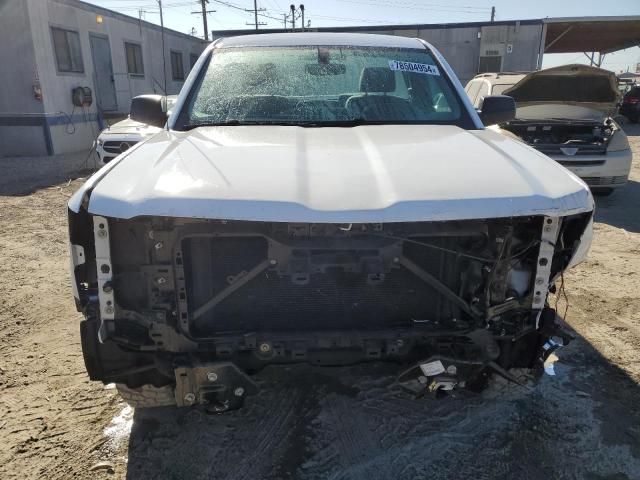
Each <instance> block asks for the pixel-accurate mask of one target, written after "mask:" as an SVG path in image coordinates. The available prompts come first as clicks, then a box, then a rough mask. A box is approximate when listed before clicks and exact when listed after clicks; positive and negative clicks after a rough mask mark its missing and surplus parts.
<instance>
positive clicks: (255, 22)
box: [244, 0, 266, 30]
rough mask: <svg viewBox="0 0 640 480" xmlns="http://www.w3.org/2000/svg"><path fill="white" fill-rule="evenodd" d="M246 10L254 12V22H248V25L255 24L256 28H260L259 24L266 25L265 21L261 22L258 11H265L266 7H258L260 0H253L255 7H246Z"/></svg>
mask: <svg viewBox="0 0 640 480" xmlns="http://www.w3.org/2000/svg"><path fill="white" fill-rule="evenodd" d="M244 11H245V12H253V18H254V22H253V23H250V22H247V25H255V26H256V30H258V26H260V25H266V23H265V22H259V21H258V12H264V8H258V0H253V9H251V8H245V9H244Z"/></svg>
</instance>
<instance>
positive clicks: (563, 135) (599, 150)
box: [501, 119, 616, 155]
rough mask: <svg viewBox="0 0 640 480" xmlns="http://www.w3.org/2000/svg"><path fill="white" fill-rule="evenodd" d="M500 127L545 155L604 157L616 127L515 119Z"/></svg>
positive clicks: (589, 123) (609, 124)
mask: <svg viewBox="0 0 640 480" xmlns="http://www.w3.org/2000/svg"><path fill="white" fill-rule="evenodd" d="M501 128H503V129H504V130H508V131H509V132H511V133H514V134H515V135H517V136H518V137H520V138H521V139H522V140H524V141H525V142H526V143H527V144H529V145H531V146H532V147H534V148H536V149H537V150H540V151H541V152H543V153H545V154H558V155H562V154H565V155H593V154H604V153H606V151H607V145H608V144H609V141H610V140H611V137H612V136H613V134H614V132H615V130H616V128H615V126H614V125H613V122H612V121H611V120H610V119H607V120H606V121H605V122H604V123H602V122H571V123H569V122H562V121H550V120H549V121H534V120H514V121H511V122H509V123H508V124H506V125H502V126H501Z"/></svg>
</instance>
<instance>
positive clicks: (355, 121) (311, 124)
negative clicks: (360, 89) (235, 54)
mask: <svg viewBox="0 0 640 480" xmlns="http://www.w3.org/2000/svg"><path fill="white" fill-rule="evenodd" d="M393 123H408V122H393V121H388V120H365V119H364V118H352V119H349V120H328V121H320V122H316V121H301V122H269V121H262V120H225V121H224V122H198V123H190V124H187V125H185V126H184V127H183V129H184V130H193V129H194V128H198V127H226V126H236V125H239V126H242V125H271V126H288V127H304V128H319V127H357V126H359V125H385V124H393Z"/></svg>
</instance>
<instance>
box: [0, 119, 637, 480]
mask: <svg viewBox="0 0 640 480" xmlns="http://www.w3.org/2000/svg"><path fill="white" fill-rule="evenodd" d="M625 128H626V129H627V131H628V133H629V135H630V141H631V142H632V145H633V148H634V150H635V159H636V161H635V164H634V168H633V172H632V174H631V181H630V182H629V184H628V185H627V186H626V187H625V188H624V190H622V191H619V192H617V193H615V194H614V195H613V196H611V197H609V198H602V199H598V202H597V203H598V206H597V215H596V219H597V223H596V227H595V240H594V245H593V248H592V250H591V254H590V257H589V259H588V261H586V262H585V263H583V264H582V265H580V266H578V267H577V268H575V269H574V270H573V271H571V273H569V274H568V275H567V276H566V277H565V280H566V288H567V293H568V295H569V300H570V306H569V311H568V318H567V320H568V323H569V324H570V325H571V327H572V328H573V329H575V335H576V340H575V341H574V342H573V343H572V344H571V345H570V346H568V347H567V348H564V349H562V350H560V352H559V353H558V356H559V357H560V360H559V362H558V363H556V376H544V377H543V378H542V379H541V381H540V382H538V383H537V384H535V385H534V386H533V388H532V389H531V390H526V389H523V388H521V387H518V386H514V385H513V384H506V383H505V382H503V381H499V380H495V381H494V382H493V384H492V386H491V387H490V388H488V389H487V390H486V391H485V392H483V393H482V394H479V395H478V394H466V393H460V394H457V395H455V396H453V397H449V398H447V399H445V400H435V399H418V400H416V399H413V398H411V397H409V396H407V395H405V394H403V393H400V392H398V391H396V390H394V389H393V388H391V386H390V385H391V383H392V380H393V378H394V373H395V372H394V368H393V367H390V366H387V365H368V366H357V367H351V368H339V369H336V368H333V369H332V368H312V367H305V366H296V367H292V368H287V369H284V368H279V369H267V370H265V371H264V372H262V373H261V374H260V375H259V378H258V381H259V383H260V384H261V386H262V389H261V392H260V393H259V395H258V396H256V397H253V398H249V399H248V400H247V404H246V406H245V408H244V409H242V410H239V411H236V412H231V413H229V414H225V415H222V416H209V415H206V414H205V413H203V412H201V411H200V410H197V409H181V410H175V409H158V410H154V411H141V412H134V411H132V409H131V408H129V407H127V406H126V405H125V404H123V403H122V401H121V400H120V399H119V397H118V396H117V395H116V393H115V390H114V389H113V388H110V387H109V386H107V387H106V388H105V387H103V386H102V385H101V384H99V383H94V382H90V381H89V380H88V379H87V376H86V373H85V370H84V364H83V359H82V353H81V349H80V340H79V331H78V324H79V321H80V318H81V316H80V314H78V313H77V312H76V311H75V308H74V305H73V302H72V297H71V290H70V284H69V279H68V267H67V263H68V260H67V244H66V211H65V204H66V202H67V200H68V197H69V196H70V195H71V193H72V192H73V191H74V190H75V189H76V188H77V187H78V186H79V185H80V183H81V180H80V179H77V180H73V181H71V182H70V183H66V182H65V183H62V184H58V185H52V186H48V187H46V186H45V187H42V185H41V184H38V185H39V187H37V189H34V186H33V184H30V183H29V182H28V181H25V183H24V184H16V183H15V182H13V183H11V186H10V189H8V190H7V189H5V192H4V195H2V194H1V192H0V260H1V261H0V433H1V437H0V438H1V440H0V478H2V479H12V478H19V479H25V478H47V479H49V480H53V479H71V478H74V479H75V478H79V479H83V478H92V479H93V478H118V479H119V478H127V479H143V478H168V479H183V478H185V479H186V478H189V479H204V478H207V479H228V480H236V479H237V480H239V479H247V480H249V479H251V480H257V479H288V478H300V479H309V480H315V479H333V480H338V479H343V480H350V479H365V478H366V479H367V480H372V479H384V480H388V479H412V480H413V479H427V478H429V479H449V478H456V479H461V478H472V479H498V478H500V479H501V478H505V479H506V478H509V479H511V478H519V479H549V478H554V479H587V480H597V479H599V480H605V479H606V480H614V479H616V480H617V479H640V294H639V291H640V212H639V211H638V208H639V207H640V127H639V126H637V125H633V126H632V125H628V126H626V127H625ZM0 163H1V161H0ZM9 191H10V193H8V192H9ZM20 192H21V193H20Z"/></svg>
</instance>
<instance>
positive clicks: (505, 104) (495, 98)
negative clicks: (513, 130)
mask: <svg viewBox="0 0 640 480" xmlns="http://www.w3.org/2000/svg"><path fill="white" fill-rule="evenodd" d="M478 113H479V114H480V120H482V123H484V124H485V125H496V124H498V123H505V122H508V121H509V120H513V119H514V118H516V102H515V100H514V99H513V98H512V97H509V96H507V95H492V96H489V97H484V100H483V101H482V105H481V106H480V111H479V112H478Z"/></svg>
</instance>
